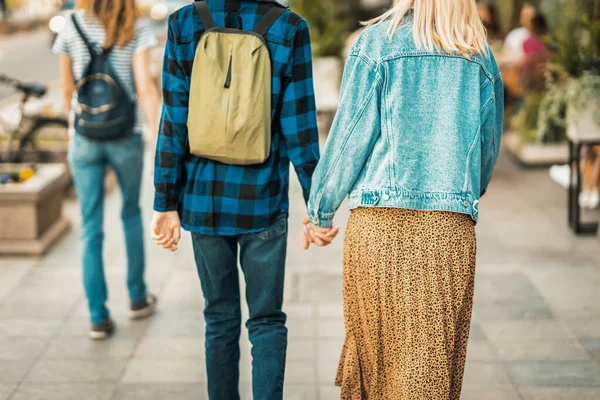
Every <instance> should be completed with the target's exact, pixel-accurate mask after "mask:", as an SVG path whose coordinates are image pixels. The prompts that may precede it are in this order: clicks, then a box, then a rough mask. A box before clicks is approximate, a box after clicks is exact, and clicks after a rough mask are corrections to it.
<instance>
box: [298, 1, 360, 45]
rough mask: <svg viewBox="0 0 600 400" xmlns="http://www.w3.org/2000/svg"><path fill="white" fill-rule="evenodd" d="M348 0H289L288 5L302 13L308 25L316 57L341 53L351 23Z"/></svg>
mask: <svg viewBox="0 0 600 400" xmlns="http://www.w3.org/2000/svg"><path fill="white" fill-rule="evenodd" d="M350 4H351V3H349V2H348V0H327V1H323V0H291V1H290V7H291V9H292V10H293V11H294V12H297V13H298V14H300V15H302V16H303V17H304V18H305V19H306V20H307V21H308V25H309V27H310V34H311V37H312V43H313V52H314V54H315V56H316V57H328V56H335V57H339V56H340V55H341V52H342V49H343V48H344V44H345V43H344V41H345V39H346V37H347V36H348V35H349V33H350V31H351V29H352V28H353V26H352V25H353V24H352V23H351V18H350V15H351V13H350V7H349V6H350Z"/></svg>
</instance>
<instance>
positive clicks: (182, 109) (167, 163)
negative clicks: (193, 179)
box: [154, 19, 189, 212]
mask: <svg viewBox="0 0 600 400" xmlns="http://www.w3.org/2000/svg"><path fill="white" fill-rule="evenodd" d="M177 37H178V27H177V21H174V20H172V19H169V30H168V36H167V43H166V48H165V57H164V64H163V75H162V85H163V97H164V103H163V108H162V115H161V123H160V131H159V134H158V140H157V143H156V156H155V160H154V187H155V195H154V210H155V211H159V212H166V211H175V210H177V209H178V208H179V201H180V195H181V194H182V192H183V188H184V186H185V181H186V178H185V154H186V143H187V116H188V100H189V85H188V83H187V80H186V77H185V73H184V72H183V69H182V68H181V60H179V57H178V54H177V45H176V38H177Z"/></svg>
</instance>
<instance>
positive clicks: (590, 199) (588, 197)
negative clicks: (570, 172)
mask: <svg viewBox="0 0 600 400" xmlns="http://www.w3.org/2000/svg"><path fill="white" fill-rule="evenodd" d="M598 206H600V191H598V190H586V191H585V192H582V193H581V194H580V195H579V207H581V208H583V209H585V210H595V209H596V208H598Z"/></svg>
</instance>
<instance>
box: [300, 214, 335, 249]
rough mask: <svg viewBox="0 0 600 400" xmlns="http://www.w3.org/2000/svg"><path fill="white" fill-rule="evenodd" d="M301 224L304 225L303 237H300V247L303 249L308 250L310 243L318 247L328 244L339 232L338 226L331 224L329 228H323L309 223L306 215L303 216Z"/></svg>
mask: <svg viewBox="0 0 600 400" xmlns="http://www.w3.org/2000/svg"><path fill="white" fill-rule="evenodd" d="M302 225H303V226H304V237H303V238H302V247H303V248H304V250H308V249H309V247H310V244H311V243H314V244H315V245H317V246H319V247H326V246H329V245H330V244H331V242H333V239H335V238H336V236H337V235H338V233H340V228H339V227H335V226H332V227H331V228H329V229H324V228H319V227H318V226H314V225H313V224H311V223H310V220H309V219H308V217H305V218H304V221H303V222H302Z"/></svg>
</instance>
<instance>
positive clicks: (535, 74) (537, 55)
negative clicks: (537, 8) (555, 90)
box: [518, 12, 550, 91]
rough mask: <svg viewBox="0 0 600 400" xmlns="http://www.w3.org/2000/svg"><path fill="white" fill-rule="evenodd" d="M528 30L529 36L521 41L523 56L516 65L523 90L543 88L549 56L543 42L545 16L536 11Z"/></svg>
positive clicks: (545, 24) (546, 27)
mask: <svg viewBox="0 0 600 400" xmlns="http://www.w3.org/2000/svg"><path fill="white" fill-rule="evenodd" d="M528 31H529V37H528V38H527V39H526V40H525V42H524V43H523V57H522V58H521V61H519V62H518V65H519V66H520V69H521V79H522V84H523V85H524V87H525V90H527V91H540V90H544V89H545V82H546V80H545V77H544V73H545V70H546V64H547V63H548V60H549V56H550V53H549V51H548V48H547V46H546V43H545V42H544V36H546V35H547V34H548V23H547V22H546V17H544V15H543V14H542V13H540V12H537V13H536V14H535V15H534V16H533V18H532V19H531V23H530V25H529V28H528Z"/></svg>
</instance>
